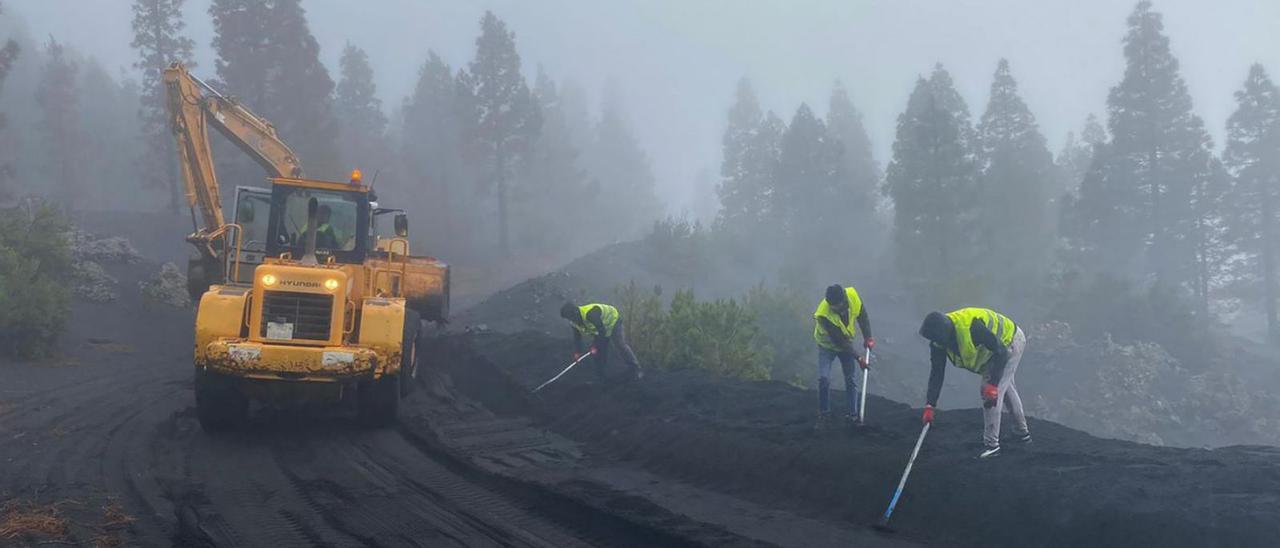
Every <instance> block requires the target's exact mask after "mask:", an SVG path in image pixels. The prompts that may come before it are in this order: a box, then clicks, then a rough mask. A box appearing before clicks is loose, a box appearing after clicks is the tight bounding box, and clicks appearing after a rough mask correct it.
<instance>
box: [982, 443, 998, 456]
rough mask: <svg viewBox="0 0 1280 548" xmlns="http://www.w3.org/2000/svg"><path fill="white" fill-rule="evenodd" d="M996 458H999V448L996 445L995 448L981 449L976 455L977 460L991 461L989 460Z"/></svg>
mask: <svg viewBox="0 0 1280 548" xmlns="http://www.w3.org/2000/svg"><path fill="white" fill-rule="evenodd" d="M998 456H1000V446H999V445H997V446H995V447H987V448H985V449H983V450H982V452H981V453H978V458H980V459H991V458H995V457H998Z"/></svg>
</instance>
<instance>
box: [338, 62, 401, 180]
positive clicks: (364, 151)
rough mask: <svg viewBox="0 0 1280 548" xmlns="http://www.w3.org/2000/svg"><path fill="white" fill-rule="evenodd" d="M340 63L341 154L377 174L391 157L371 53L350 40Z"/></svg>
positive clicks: (353, 165)
mask: <svg viewBox="0 0 1280 548" xmlns="http://www.w3.org/2000/svg"><path fill="white" fill-rule="evenodd" d="M339 64H340V66H341V73H342V79H341V80H340V81H339V82H338V87H337V92H336V94H335V96H334V115H335V117H336V118H337V120H338V127H339V129H340V132H339V133H340V140H339V142H340V144H341V147H340V148H341V150H342V157H343V158H344V159H345V160H346V165H348V166H350V167H354V168H360V169H364V170H369V171H373V172H374V173H377V171H378V170H379V169H380V168H381V167H382V166H384V165H385V164H386V163H387V162H388V161H389V160H390V158H389V156H390V151H389V145H388V144H387V142H386V131H387V116H386V114H383V112H382V101H381V100H379V99H378V96H377V93H378V89H377V85H376V84H374V78H373V68H372V67H370V66H369V56H368V55H367V54H366V53H365V52H364V50H362V49H360V48H358V47H356V46H353V45H351V44H349V43H348V44H347V46H346V48H344V49H343V50H342V59H341V61H339ZM370 182H372V181H370Z"/></svg>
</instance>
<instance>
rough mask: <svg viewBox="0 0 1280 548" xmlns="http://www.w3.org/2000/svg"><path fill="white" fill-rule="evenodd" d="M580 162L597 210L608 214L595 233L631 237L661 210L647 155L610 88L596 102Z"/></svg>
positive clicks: (650, 222)
mask: <svg viewBox="0 0 1280 548" xmlns="http://www.w3.org/2000/svg"><path fill="white" fill-rule="evenodd" d="M583 165H584V167H586V169H587V173H588V174H589V176H590V177H591V178H592V179H593V180H594V186H595V187H596V188H597V189H598V193H599V194H598V196H599V197H598V199H597V200H596V204H597V206H596V214H597V215H599V217H600V218H602V219H609V223H608V226H607V227H601V230H600V234H599V236H605V237H607V238H608V240H606V241H596V242H593V243H594V244H596V245H602V244H605V243H610V242H612V241H614V240H617V239H619V238H634V237H637V236H639V235H640V233H642V232H643V231H644V230H646V229H648V228H650V227H651V226H652V223H653V221H655V220H656V219H657V218H658V215H659V214H660V213H661V211H660V207H659V203H658V198H657V195H656V194H655V193H654V177H653V170H652V167H651V166H650V163H649V157H648V155H647V154H645V151H644V149H643V148H642V147H641V146H640V143H639V142H637V141H636V138H635V136H634V134H632V132H631V128H630V126H629V125H628V124H627V122H626V116H625V114H624V113H623V110H622V101H621V99H620V98H619V97H618V94H617V92H616V90H615V89H613V88H612V87H609V88H607V89H606V91H605V94H604V100H603V103H602V105H601V107H600V120H599V122H598V123H597V124H596V127H595V132H594V140H593V141H592V143H591V146H590V147H589V148H588V149H587V151H586V152H585V153H584V158H583Z"/></svg>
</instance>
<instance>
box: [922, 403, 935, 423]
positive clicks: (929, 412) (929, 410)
mask: <svg viewBox="0 0 1280 548" xmlns="http://www.w3.org/2000/svg"><path fill="white" fill-rule="evenodd" d="M920 420H921V421H923V422H924V423H925V424H932V423H933V406H932V405H926V406H924V416H923V417H920Z"/></svg>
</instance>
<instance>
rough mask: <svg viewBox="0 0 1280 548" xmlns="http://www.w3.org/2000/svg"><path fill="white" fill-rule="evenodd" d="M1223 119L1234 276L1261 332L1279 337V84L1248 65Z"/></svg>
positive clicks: (1260, 68) (1274, 337)
mask: <svg viewBox="0 0 1280 548" xmlns="http://www.w3.org/2000/svg"><path fill="white" fill-rule="evenodd" d="M1235 97H1236V105H1237V106H1236V111H1235V112H1234V113H1232V114H1231V117H1230V118H1228V119H1227V144H1226V147H1225V149H1224V150H1223V153H1222V156H1223V162H1224V163H1225V164H1226V167H1227V169H1228V170H1229V171H1230V173H1231V176H1232V177H1233V178H1234V189H1233V192H1232V193H1231V200H1230V202H1229V203H1228V204H1227V207H1228V210H1229V211H1230V215H1228V216H1227V218H1228V219H1230V224H1229V230H1230V238H1231V241H1232V242H1233V243H1234V244H1235V245H1236V246H1238V249H1239V251H1240V252H1241V263H1242V264H1240V265H1239V271H1238V272H1235V273H1234V274H1236V275H1237V276H1239V277H1240V278H1241V279H1242V280H1243V282H1244V285H1245V286H1246V288H1247V289H1248V290H1250V291H1249V293H1248V295H1249V296H1250V297H1253V298H1252V299H1248V300H1252V301H1259V300H1260V302H1261V303H1262V308H1263V311H1264V312H1265V313H1266V317H1267V334H1268V336H1269V338H1270V339H1271V340H1272V341H1273V342H1280V319H1277V310H1276V306H1277V302H1276V300H1277V297H1278V296H1277V291H1276V290H1277V288H1276V284H1277V282H1278V280H1277V273H1276V253H1277V252H1280V232H1278V229H1280V89H1277V88H1276V85H1275V84H1274V83H1273V82H1272V81H1271V78H1270V77H1269V76H1268V75H1267V72H1266V70H1265V69H1263V68H1262V66H1261V65H1256V64H1255V65H1253V66H1252V67H1251V68H1250V69H1249V76H1248V78H1247V79H1246V80H1245V82H1244V87H1243V88H1241V89H1240V91H1237V92H1236V94H1235Z"/></svg>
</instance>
